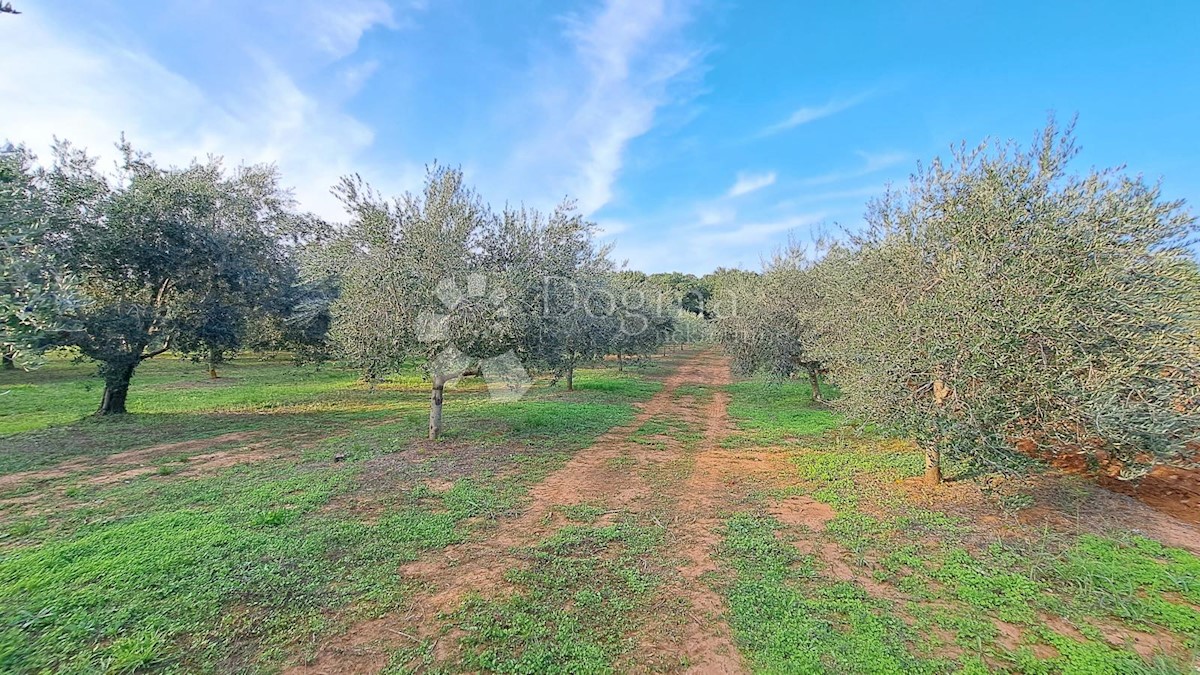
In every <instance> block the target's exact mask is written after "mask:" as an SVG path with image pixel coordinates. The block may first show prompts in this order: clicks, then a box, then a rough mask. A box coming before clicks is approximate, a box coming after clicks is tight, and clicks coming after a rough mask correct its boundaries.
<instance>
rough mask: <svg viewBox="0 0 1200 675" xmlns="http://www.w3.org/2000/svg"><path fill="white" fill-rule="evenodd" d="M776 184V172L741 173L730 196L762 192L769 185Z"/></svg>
mask: <svg viewBox="0 0 1200 675" xmlns="http://www.w3.org/2000/svg"><path fill="white" fill-rule="evenodd" d="M774 183H775V172H774V171H768V172H767V173H746V172H742V173H739V174H738V176H737V180H736V181H735V182H734V183H733V187H730V188H729V193H728V196H730V197H739V196H741V195H744V194H749V193H751V192H754V191H755V190H761V189H763V188H765V187H767V186H768V185H773V184H774Z"/></svg>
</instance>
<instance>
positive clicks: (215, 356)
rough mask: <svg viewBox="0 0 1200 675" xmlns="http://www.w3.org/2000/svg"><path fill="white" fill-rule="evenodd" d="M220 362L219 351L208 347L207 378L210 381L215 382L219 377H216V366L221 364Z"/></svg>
mask: <svg viewBox="0 0 1200 675" xmlns="http://www.w3.org/2000/svg"><path fill="white" fill-rule="evenodd" d="M221 361H222V359H221V350H220V349H217V348H216V347H209V348H208V377H209V379H210V380H215V379H217V378H218V377H220V376H219V375H217V364H218V363H221Z"/></svg>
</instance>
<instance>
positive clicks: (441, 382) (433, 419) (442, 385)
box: [429, 375, 446, 441]
mask: <svg viewBox="0 0 1200 675" xmlns="http://www.w3.org/2000/svg"><path fill="white" fill-rule="evenodd" d="M445 392H446V378H445V377H443V376H441V375H434V376H433V391H432V393H431V394H430V397H429V440H431V441H436V440H437V438H438V436H440V435H441V434H442V400H443V397H444V395H445Z"/></svg>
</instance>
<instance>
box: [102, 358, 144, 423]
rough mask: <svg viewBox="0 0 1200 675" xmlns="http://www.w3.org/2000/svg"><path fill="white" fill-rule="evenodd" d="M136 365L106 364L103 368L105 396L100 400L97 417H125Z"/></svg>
mask: <svg viewBox="0 0 1200 675" xmlns="http://www.w3.org/2000/svg"><path fill="white" fill-rule="evenodd" d="M135 367H136V364H134V363H106V364H104V365H103V366H101V370H102V371H103V373H104V396H103V397H102V398H101V399H100V408H99V409H98V410H97V411H96V414H97V415H124V414H125V412H126V410H125V399H126V397H128V396H129V382H130V380H132V379H133V369H134V368H135Z"/></svg>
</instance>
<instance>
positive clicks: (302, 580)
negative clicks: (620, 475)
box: [0, 359, 660, 673]
mask: <svg viewBox="0 0 1200 675" xmlns="http://www.w3.org/2000/svg"><path fill="white" fill-rule="evenodd" d="M151 363H152V364H154V365H153V366H152V367H149V368H146V369H145V370H140V371H139V373H138V376H137V380H136V382H137V383H136V384H135V388H134V391H133V392H131V395H130V404H131V405H130V408H131V412H132V414H130V415H128V416H123V417H120V418H114V419H104V420H97V419H94V418H91V417H86V418H84V419H79V416H80V415H86V414H87V413H88V412H90V409H91V406H92V405H93V402H92V401H91V397H92V396H96V397H98V396H99V392H98V390H95V389H94V388H93V389H90V390H89V389H88V388H87V385H88V384H89V381H88V379H87V374H86V371H87V368H86V367H84V366H81V365H77V364H70V363H63V362H51V364H50V365H48V366H47V367H46V368H45V369H43V370H39V371H36V372H33V373H18V374H16V375H9V376H6V377H8V378H10V380H11V379H21V380H22V383H21V384H20V385H19V386H21V387H23V389H22V390H21V391H22V393H21V397H20V398H19V399H16V400H19V401H21V405H20V406H18V407H17V408H15V409H9V410H7V411H6V415H5V416H4V417H3V418H2V419H0V425H3V426H0V428H3V429H4V430H5V431H6V432H7V433H8V434H9V435H7V436H4V437H0V475H2V474H5V473H13V472H17V471H24V470H29V469H39V468H48V467H53V466H55V465H58V464H60V463H61V462H63V461H66V460H71V461H74V462H76V463H74V464H71V465H70V471H66V472H63V473H62V474H61V475H59V474H54V475H47V476H46V477H44V478H43V479H41V480H40V481H37V482H34V483H26V484H23V485H21V486H18V487H15V488H10V489H8V490H7V492H6V494H7V495H10V496H11V495H18V496H21V495H26V496H30V497H36V496H37V494H38V493H42V492H45V493H48V494H49V495H50V496H48V497H45V498H43V499H41V500H39V501H37V502H34V504H33V507H32V508H30V509H25V508H23V507H22V506H21V505H19V504H17V505H11V504H10V505H3V506H0V513H4V514H5V521H6V523H5V526H4V528H3V529H0V617H2V618H0V671H2V672H38V671H47V672H50V671H52V672H65V673H91V672H132V671H135V670H147V669H150V670H162V671H167V672H221V671H227V670H248V671H255V670H272V669H274V668H277V667H278V666H279V665H280V664H283V663H285V662H288V661H290V660H293V659H295V658H296V657H297V656H298V655H302V654H303V651H304V650H305V649H311V648H312V646H313V645H315V644H319V643H320V641H321V640H322V639H323V636H327V635H330V634H332V633H336V632H337V631H339V630H341V629H343V628H344V627H345V626H346V625H348V624H349V623H352V622H354V621H355V620H357V619H360V618H364V617H370V616H373V615H377V614H378V613H381V612H384V611H388V610H390V609H393V608H395V607H397V606H398V605H399V603H402V602H403V601H404V600H405V599H406V598H408V597H409V596H410V595H411V593H412V589H411V588H408V587H407V585H406V584H405V583H404V582H402V581H401V580H400V579H399V577H398V576H397V574H396V569H397V567H398V566H399V565H400V564H401V563H403V562H405V561H410V560H413V559H415V558H417V557H419V556H421V555H422V554H423V553H425V552H427V551H433V550H437V549H441V548H444V547H446V546H448V545H450V544H452V543H456V542H460V541H463V540H464V539H466V538H469V537H472V536H476V533H477V532H481V531H483V530H486V529H487V523H488V522H489V521H491V520H494V519H497V518H505V517H508V516H510V515H512V514H514V513H517V512H519V511H520V508H521V504H522V501H523V500H524V499H525V493H526V490H527V488H528V486H529V485H530V484H531V483H532V482H534V481H536V480H539V479H540V478H541V477H543V476H544V475H546V473H548V472H549V471H552V470H553V469H554V468H556V467H558V466H561V464H562V462H564V461H565V460H566V459H567V458H569V457H570V455H571V453H572V452H573V451H574V450H577V449H578V448H581V447H584V446H586V445H588V444H590V443H591V442H592V441H594V439H595V438H596V437H597V436H599V435H600V434H602V433H604V432H605V431H607V430H608V429H609V428H611V427H612V426H613V425H615V424H621V423H624V422H627V421H628V420H629V419H631V418H632V415H633V413H634V408H633V406H632V403H633V402H635V401H637V400H642V399H644V398H647V397H649V396H650V395H652V394H653V393H654V392H655V391H657V390H658V388H659V387H660V385H659V384H658V383H656V382H647V381H644V378H643V377H642V376H641V375H638V374H636V373H617V372H616V371H614V370H597V371H590V370H585V371H581V372H580V374H579V379H578V382H579V383H580V384H581V385H584V386H581V387H580V391H577V392H571V393H566V392H563V391H561V388H551V387H547V386H545V383H540V384H538V385H537V386H535V387H534V388H533V389H532V390H531V392H530V393H529V395H528V396H527V397H526V398H525V399H523V400H522V401H519V402H515V403H500V402H493V401H491V400H489V399H488V398H487V397H486V394H485V393H484V391H483V389H482V387H481V386H480V385H479V384H478V383H477V382H475V383H473V382H467V383H465V386H463V387H460V388H459V389H456V390H454V391H451V392H448V394H447V402H446V407H445V415H446V417H445V425H446V428H447V432H448V433H447V435H446V436H447V437H446V439H445V441H443V442H441V443H437V444H432V445H429V446H428V447H427V449H425V450H423V451H422V453H421V454H420V455H418V456H416V457H415V458H413V456H412V455H411V454H404V453H406V451H407V450H408V449H409V448H410V447H411V446H412V443H413V442H414V441H416V440H418V439H420V438H422V437H423V435H424V431H425V420H426V417H427V414H428V413H427V405H428V404H427V397H428V393H427V390H426V386H427V385H426V384H424V383H423V382H421V381H420V380H419V379H418V378H415V377H411V376H405V377H402V378H396V379H395V380H393V381H389V382H385V383H383V384H381V385H380V386H378V387H376V388H375V390H374V391H371V390H369V389H368V388H367V387H365V386H363V385H360V384H358V383H357V382H356V379H357V378H356V376H355V375H354V374H353V373H350V372H346V371H339V370H336V369H332V368H328V369H323V370H321V371H314V370H312V369H304V368H295V367H293V366H291V365H288V364H287V363H286V362H277V361H264V360H253V359H239V360H238V361H235V362H233V363H231V364H227V365H226V366H225V368H224V369H223V371H222V374H223V375H225V376H227V377H228V380H226V381H225V382H222V383H221V384H219V385H207V384H201V385H198V386H196V387H194V388H193V387H191V385H190V384H189V385H188V386H187V387H179V386H177V385H179V384H180V383H191V382H193V378H195V379H196V381H203V380H202V379H201V378H202V377H203V371H202V369H201V368H200V367H199V366H196V365H194V364H190V363H187V362H180V361H169V360H165V361H161V362H151ZM147 365H149V364H147ZM3 388H8V389H10V390H12V389H13V388H14V387H13V385H12V383H11V381H8V382H7V383H6V384H5V385H3ZM179 392H186V393H179ZM16 393H17V392H16V391H14V392H13V394H9V395H7V396H6V398H8V397H11V396H13V395H15V394H16ZM85 394H86V395H85ZM10 400H12V399H10ZM268 400H269V401H270V404H269V405H268V404H267V403H266V402H267V401H268ZM37 427H42V428H37ZM21 429H27V430H26V431H21ZM28 429H33V430H28ZM232 431H250V432H255V434H256V435H254V436H253V437H251V440H249V441H244V440H243V441H230V442H226V443H223V444H215V445H211V444H208V443H199V444H196V445H195V446H194V447H193V446H183V447H182V448H181V449H176V450H164V451H163V452H162V453H161V454H158V455H153V456H151V457H150V458H149V459H145V460H141V461H143V462H148V463H149V466H150V468H151V471H149V472H148V473H145V474H144V475H140V476H137V477H135V478H132V479H130V480H128V481H122V482H116V483H95V482H93V481H92V480H91V479H92V478H93V477H97V476H98V477H103V476H104V475H105V474H106V473H109V472H111V471H113V470H115V469H114V467H111V466H106V465H104V464H101V463H99V460H100V459H101V458H103V457H105V456H107V455H111V454H112V453H117V452H123V451H127V450H131V449H143V448H148V447H151V446H157V445H159V444H164V443H179V442H181V441H193V440H197V439H201V440H202V439H212V438H215V437H218V436H221V435H224V434H228V433H230V432H232ZM255 441H262V442H266V443H269V444H270V447H271V448H273V449H275V450H276V451H278V452H279V453H281V454H282V455H283V456H282V457H279V458H276V459H262V460H259V461H256V462H254V463H250V464H242V465H236V466H232V467H229V468H225V469H219V470H213V471H203V470H197V469H194V468H193V467H192V465H191V462H190V459H191V458H192V457H194V456H195V455H198V454H204V453H212V452H214V451H215V450H222V449H226V450H231V451H238V450H239V449H240V448H241V446H244V445H246V443H248V442H255ZM439 448H445V450H439ZM439 453H442V454H439ZM334 455H345V456H346V459H345V461H342V462H333V461H332V459H333V456H334ZM81 461H82V463H79V462H81ZM118 468H119V467H118ZM432 479H437V480H439V481H443V482H444V480H445V479H450V480H451V481H452V483H451V484H450V487H448V488H445V489H432V488H430V487H429V486H428V485H427V484H426V481H428V480H432ZM347 499H350V500H353V503H358V504H368V505H369V506H370V508H369V509H368V511H367V512H363V513H360V512H356V511H354V510H348V509H346V508H345V507H344V506H343V504H344V503H349V502H345V500H347ZM47 507H48V508H50V509H51V511H50V512H49V513H45V512H43V511H42V509H45V508H47ZM589 513H590V511H588V510H587V509H586V508H581V509H580V510H579V513H578V514H576V515H577V516H579V517H581V518H585V519H586V518H587V517H589ZM597 536H603V535H597ZM617 539H619V540H620V541H621V542H624V543H622V544H620V545H622V546H623V545H625V543H628V542H630V541H633V535H632V534H629V535H628V536H627V534H626V533H625V531H624V530H622V531H621V535H620V536H619V537H617ZM563 545H564V546H566V544H563ZM614 545H616V544H614Z"/></svg>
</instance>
